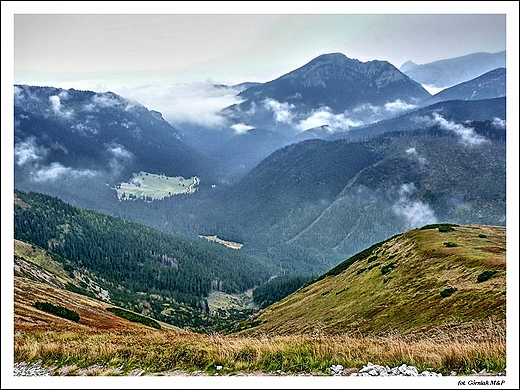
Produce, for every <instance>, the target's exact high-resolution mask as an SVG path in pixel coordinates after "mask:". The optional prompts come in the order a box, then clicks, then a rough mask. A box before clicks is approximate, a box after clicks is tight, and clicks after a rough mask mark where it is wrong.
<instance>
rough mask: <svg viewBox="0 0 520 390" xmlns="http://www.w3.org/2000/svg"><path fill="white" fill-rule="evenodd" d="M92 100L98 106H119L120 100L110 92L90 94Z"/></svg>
mask: <svg viewBox="0 0 520 390" xmlns="http://www.w3.org/2000/svg"><path fill="white" fill-rule="evenodd" d="M91 100H92V102H93V103H94V104H96V105H98V106H101V107H104V108H108V107H117V106H121V105H122V102H121V100H120V99H118V98H117V97H116V96H114V95H113V94H111V93H98V94H95V95H94V96H92V98H91Z"/></svg>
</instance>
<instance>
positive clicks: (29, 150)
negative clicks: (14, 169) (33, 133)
mask: <svg viewBox="0 0 520 390" xmlns="http://www.w3.org/2000/svg"><path fill="white" fill-rule="evenodd" d="M46 153H47V151H46V150H45V149H44V148H41V147H38V146H37V145H36V141H35V139H34V138H29V139H27V140H25V141H23V142H18V143H17V144H16V145H15V146H14V158H15V162H16V164H18V165H20V166H22V165H25V164H26V163H32V162H37V161H39V160H41V159H42V158H43V157H44V156H45V154H46Z"/></svg>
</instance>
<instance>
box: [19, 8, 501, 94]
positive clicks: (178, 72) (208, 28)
mask: <svg viewBox="0 0 520 390" xmlns="http://www.w3.org/2000/svg"><path fill="white" fill-rule="evenodd" d="M126 4H129V3H125V11H126V8H127V7H126ZM296 4H298V3H296ZM391 4H392V3H391ZM42 8H43V7H42ZM129 8H130V9H132V8H135V11H137V10H138V9H139V8H140V9H141V10H142V9H143V7H135V6H134V7H133V6H132V5H131V3H130V6H129ZM270 8H271V9H272V8H273V7H270ZM343 8H345V7H343ZM349 8H350V7H349ZM370 8H371V9H374V8H375V7H370ZM377 8H379V7H377ZM387 8H388V7H387ZM402 8H403V7H402ZM406 8H408V6H407V7H406ZM477 8H478V7H477ZM119 9H121V7H120V6H119ZM302 9H305V6H303V7H302ZM338 9H341V8H340V7H338ZM352 9H353V10H354V11H355V10H356V9H357V7H354V8H352ZM359 9H360V10H362V7H359ZM392 9H394V10H395V7H393V8H392ZM455 9H456V7H455ZM493 9H497V10H498V8H493ZM31 10H32V9H31ZM294 10H295V11H296V10H298V9H297V8H295V9H294ZM59 11H62V10H61V9H60V7H55V11H54V12H59ZM63 11H65V10H63ZM165 11H168V8H166V10H165ZM173 11H175V7H171V12H173ZM489 11H490V10H488V12H489ZM22 12H24V11H22ZM45 12H53V10H52V7H50V8H45ZM98 12H99V10H98ZM365 12H366V11H365ZM505 49H506V15H505V14H504V13H502V14H500V13H499V14H472V15H470V14H466V15H463V14H444V15H441V14H435V15H433V14H408V15H405V14H379V15H376V14H348V13H347V14H326V15H324V14H298V15H290V14H271V15H269V14H125V15H114V14H112V15H111V14H98V15H94V14H61V15H60V14H46V15H44V14H30V15H28V14H16V15H14V81H15V83H28V84H42V83H44V84H51V85H53V86H69V85H74V84H77V85H86V86H89V88H91V89H96V88H97V89H103V88H104V87H112V86H114V85H118V86H119V85H124V86H126V87H133V86H135V85H137V84H140V83H157V82H168V83H185V82H203V81H205V80H207V79H210V80H212V81H213V82H216V83H224V84H237V83H241V82H244V81H260V82H265V81H269V80H272V79H274V78H276V77H278V76H281V75H283V74H285V73H287V72H290V71H291V70H294V69H296V68H298V67H300V66H302V65H304V64H305V63H307V62H308V61H310V60H312V59H313V58H315V57H317V56H319V55H321V54H324V53H331V52H341V53H343V54H345V55H346V56H347V57H349V58H355V59H358V60H360V61H363V62H365V61H371V60H387V61H389V62H390V63H392V64H393V65H394V66H396V67H398V68H399V67H400V66H401V65H402V64H403V63H404V62H405V61H408V60H411V61H413V62H415V63H418V64H422V63H427V62H433V61H437V60H442V59H446V58H453V57H458V56H463V55H467V54H471V53H476V52H490V53H496V52H499V51H502V50H505Z"/></svg>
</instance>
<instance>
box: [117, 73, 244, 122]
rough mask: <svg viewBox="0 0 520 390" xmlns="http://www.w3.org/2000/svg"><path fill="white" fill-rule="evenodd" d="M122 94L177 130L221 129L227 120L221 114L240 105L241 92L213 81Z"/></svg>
mask: <svg viewBox="0 0 520 390" xmlns="http://www.w3.org/2000/svg"><path fill="white" fill-rule="evenodd" d="M117 93H118V94H120V95H121V96H125V97H128V98H131V99H135V100H137V101H139V102H140V103H142V104H143V105H144V106H146V107H147V108H148V109H151V110H155V111H159V112H160V113H162V114H163V117H164V119H165V120H166V121H168V122H169V123H170V124H172V125H173V126H179V125H182V124H184V123H189V124H194V125H199V126H205V127H221V126H224V125H225V124H226V120H225V118H224V117H222V116H221V115H220V114H219V112H220V110H222V109H223V108H226V107H229V106H231V105H233V104H238V103H240V102H241V100H240V99H239V98H238V97H237V96H236V95H237V94H238V90H237V89H235V88H232V87H227V86H221V85H215V84H214V83H213V82H212V81H211V80H207V81H206V82H204V83H192V84H170V85H164V86H157V85H147V86H141V87H136V88H120V89H118V92H117Z"/></svg>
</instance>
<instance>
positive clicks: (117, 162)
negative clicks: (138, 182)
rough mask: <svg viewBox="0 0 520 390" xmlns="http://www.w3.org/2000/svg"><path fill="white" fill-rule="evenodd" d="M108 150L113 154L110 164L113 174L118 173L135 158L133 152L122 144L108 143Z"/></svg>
mask: <svg viewBox="0 0 520 390" xmlns="http://www.w3.org/2000/svg"><path fill="white" fill-rule="evenodd" d="M106 151H107V153H108V154H109V155H110V156H111V158H110V161H109V165H110V169H111V173H112V174H117V173H118V172H119V171H120V170H121V168H123V167H124V165H125V164H126V163H129V162H130V161H132V158H133V154H132V153H131V152H129V151H128V150H126V149H125V147H124V146H123V145H120V144H116V143H114V144H111V145H107V147H106Z"/></svg>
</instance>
